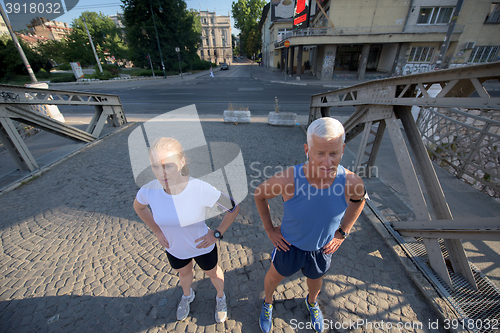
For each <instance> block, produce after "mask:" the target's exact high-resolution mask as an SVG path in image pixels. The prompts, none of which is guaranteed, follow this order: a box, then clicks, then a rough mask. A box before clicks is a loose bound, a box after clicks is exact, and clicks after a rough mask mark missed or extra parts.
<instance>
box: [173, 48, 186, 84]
mask: <svg viewBox="0 0 500 333" xmlns="http://www.w3.org/2000/svg"><path fill="white" fill-rule="evenodd" d="M180 50H181V49H180V48H178V47H176V48H175V52H177V60H178V61H179V72H181V78H182V79H183V80H184V77H183V76H182V68H181V55H180V53H179V51H180Z"/></svg>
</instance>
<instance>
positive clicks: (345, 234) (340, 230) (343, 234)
mask: <svg viewBox="0 0 500 333" xmlns="http://www.w3.org/2000/svg"><path fill="white" fill-rule="evenodd" d="M337 231H338V232H340V234H341V235H342V237H344V239H346V238H347V237H349V234H348V233H346V232H344V230H342V228H340V227H339V228H338V229H337Z"/></svg>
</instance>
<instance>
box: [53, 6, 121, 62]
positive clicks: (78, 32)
mask: <svg viewBox="0 0 500 333" xmlns="http://www.w3.org/2000/svg"><path fill="white" fill-rule="evenodd" d="M84 19H85V21H86V23H87V28H88V29H89V33H90V36H91V37H92V42H93V43H94V47H95V49H96V52H97V55H98V56H99V59H100V60H101V62H103V61H104V56H105V54H104V53H108V54H109V55H113V56H115V59H125V58H127V47H126V45H125V41H124V40H123V37H122V32H121V30H120V29H119V28H117V27H116V25H115V23H114V22H113V20H111V19H110V18H109V17H107V16H106V15H104V14H102V13H96V12H89V11H86V12H83V13H82V14H81V15H80V17H78V18H76V19H74V20H73V22H72V23H71V28H73V31H72V32H71V33H70V34H69V35H68V36H66V38H65V40H64V44H65V45H64V46H65V47H64V48H63V49H62V51H63V52H64V55H63V57H64V59H66V61H68V62H69V61H72V62H75V61H78V62H80V63H81V64H82V65H83V66H86V65H90V64H95V62H96V60H95V57H94V53H93V51H92V46H91V45H90V41H89V38H88V34H87V31H86V29H85V25H84V22H83V20H84Z"/></svg>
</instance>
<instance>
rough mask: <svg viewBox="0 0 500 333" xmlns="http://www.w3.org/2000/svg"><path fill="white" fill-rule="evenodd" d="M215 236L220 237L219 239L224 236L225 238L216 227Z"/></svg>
mask: <svg viewBox="0 0 500 333" xmlns="http://www.w3.org/2000/svg"><path fill="white" fill-rule="evenodd" d="M214 237H215V238H218V239H222V238H224V237H223V236H222V234H221V233H220V231H219V230H217V229H215V231H214Z"/></svg>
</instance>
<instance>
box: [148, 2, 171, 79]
mask: <svg viewBox="0 0 500 333" xmlns="http://www.w3.org/2000/svg"><path fill="white" fill-rule="evenodd" d="M149 5H150V7H151V16H153V25H154V27H155V33H156V42H157V43H158V50H159V51H160V60H161V68H162V69H163V77H165V78H166V77H167V73H166V72H165V65H164V64H163V56H162V54H161V46H160V39H159V38H158V30H157V29H156V21H155V15H154V13H153V3H152V2H151V0H149ZM161 11H162V9H161V4H160V12H161Z"/></svg>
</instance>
